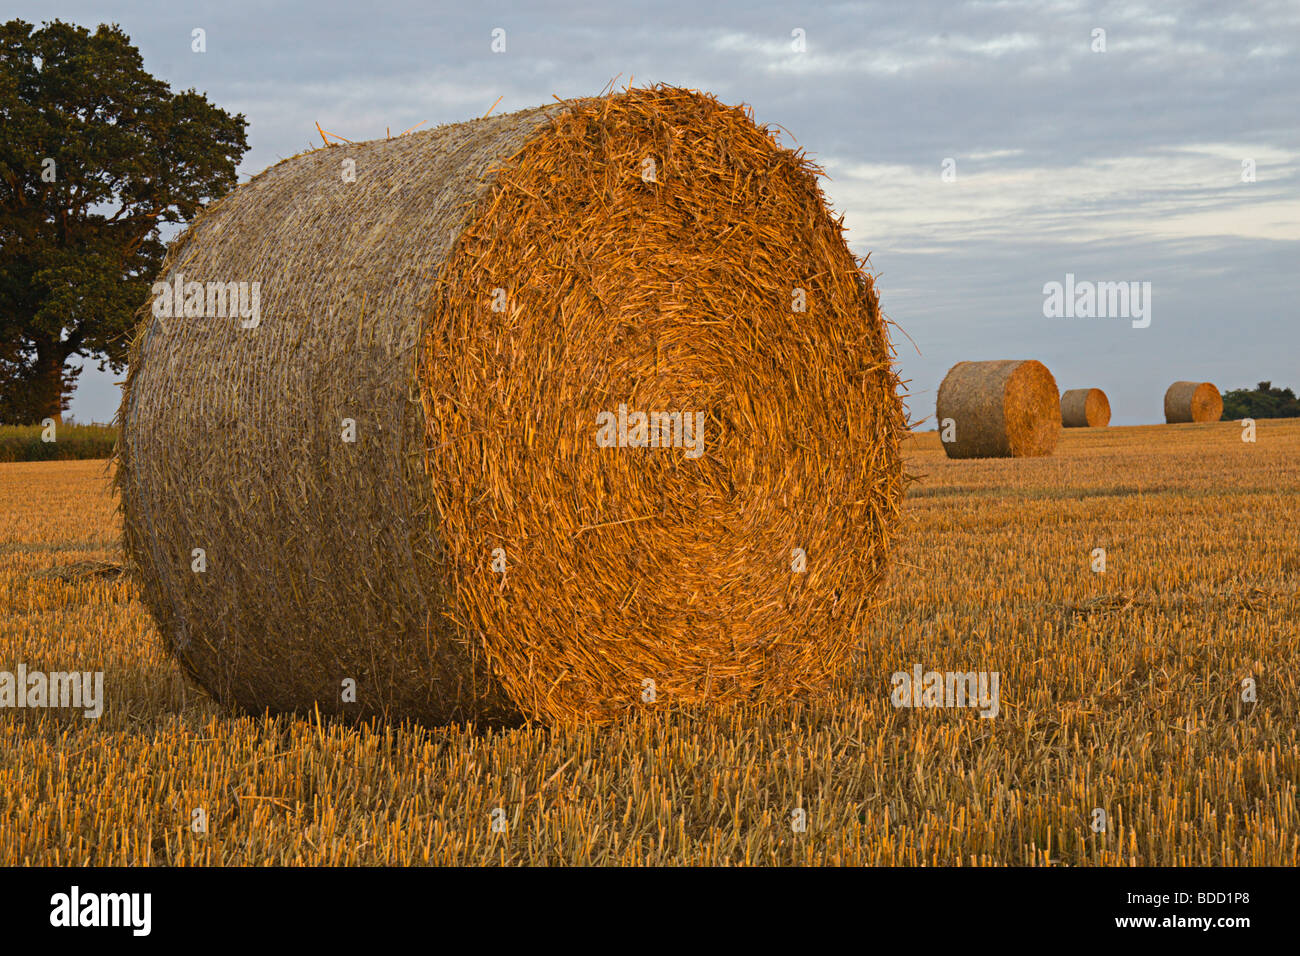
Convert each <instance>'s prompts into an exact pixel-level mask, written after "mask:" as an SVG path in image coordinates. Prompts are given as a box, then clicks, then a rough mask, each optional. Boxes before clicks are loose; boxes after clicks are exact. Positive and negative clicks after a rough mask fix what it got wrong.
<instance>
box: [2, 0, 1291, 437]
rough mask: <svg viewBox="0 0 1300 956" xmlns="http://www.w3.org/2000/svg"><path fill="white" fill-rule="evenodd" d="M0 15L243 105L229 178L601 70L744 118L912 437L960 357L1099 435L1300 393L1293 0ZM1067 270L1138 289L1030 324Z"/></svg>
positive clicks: (91, 388)
mask: <svg viewBox="0 0 1300 956" xmlns="http://www.w3.org/2000/svg"><path fill="white" fill-rule="evenodd" d="M14 16H17V17H21V18H23V19H25V20H28V21H29V22H34V23H38V22H41V21H43V20H49V19H53V18H59V19H63V20H67V21H71V22H75V23H78V24H81V25H83V26H87V27H92V28H93V27H94V26H95V25H96V24H98V23H101V22H113V23H117V24H119V25H120V26H121V27H122V28H123V29H124V30H126V32H127V33H128V34H129V35H130V36H131V37H132V39H133V40H134V42H135V43H136V45H137V46H138V47H139V49H140V51H141V54H142V55H143V57H144V63H145V67H146V68H147V69H148V70H149V71H150V72H152V73H153V74H154V75H156V76H158V77H160V78H161V79H163V80H166V81H167V82H168V83H170V84H171V86H172V88H173V89H176V90H181V89H189V88H194V89H197V90H198V91H200V92H203V93H205V94H206V95H207V96H208V98H209V99H211V100H212V101H213V102H215V103H216V104H217V105H218V106H220V107H222V108H223V109H225V110H227V111H230V112H241V113H243V114H244V115H245V116H246V117H247V119H248V123H249V129H248V141H249V145H250V149H249V151H248V153H247V154H245V156H244V158H243V162H242V163H241V165H240V179H241V181H243V180H246V179H247V178H248V177H249V176H251V175H253V174H256V173H257V172H260V171H261V170H262V169H264V168H266V167H267V166H269V165H271V164H273V163H275V162H276V161H278V160H279V159H281V158H283V157H286V156H290V155H293V154H295V153H297V152H300V151H301V150H303V149H306V148H308V147H311V146H313V145H319V142H320V139H319V135H318V134H317V132H316V124H317V123H318V122H319V123H320V125H321V126H322V127H323V128H324V129H326V130H329V131H331V132H334V133H338V134H341V135H343V136H346V137H348V138H349V139H352V140H360V139H371V138H375V137H380V136H383V135H385V133H386V131H390V130H391V131H392V132H393V133H398V132H401V131H403V130H406V129H408V128H410V127H412V126H415V125H417V124H420V123H423V124H424V127H422V128H426V127H429V126H434V125H437V124H440V123H449V122H457V121H460V120H465V119H470V118H473V117H477V116H481V115H483V114H484V113H485V112H487V111H488V109H489V108H492V106H493V104H494V103H495V102H497V100H498V98H499V99H500V102H499V103H498V104H497V105H496V107H495V110H494V112H504V111H509V110H515V109H523V108H526V107H529V106H535V105H538V104H540V103H545V102H549V101H550V100H551V97H552V96H558V97H560V98H566V97H574V96H589V95H592V94H595V93H598V92H599V91H601V90H602V89H604V88H605V87H606V86H608V85H609V84H610V83H611V81H614V82H615V83H616V85H617V86H619V87H622V86H624V85H626V84H628V83H629V82H630V83H632V84H633V85H635V86H645V85H649V84H652V83H660V82H662V83H668V84H671V85H675V86H685V87H692V88H696V89H701V90H707V91H709V92H711V93H713V94H714V95H715V96H717V97H718V98H719V99H720V100H722V101H723V102H726V103H733V104H739V103H746V104H749V105H750V106H751V107H752V108H753V111H754V114H755V118H756V119H757V121H758V122H760V123H765V124H770V125H773V126H780V127H781V128H782V129H783V130H784V131H785V132H784V133H782V139H783V142H784V144H785V145H787V146H792V147H793V146H797V147H799V148H802V149H804V150H805V151H807V153H808V154H809V155H810V156H811V157H812V158H813V159H814V161H816V162H817V163H819V164H820V165H821V166H822V167H823V168H824V169H825V170H826V173H827V176H828V179H827V180H826V181H825V182H824V184H823V188H824V189H825V192H826V195H827V197H828V200H829V202H830V204H831V206H832V208H833V209H834V210H835V211H836V213H842V214H843V215H844V217H845V224H846V226H847V227H848V238H849V241H850V244H851V246H852V248H853V251H854V252H855V253H857V254H858V255H860V256H866V255H868V254H869V255H870V267H871V269H872V271H873V272H874V274H875V276H876V286H877V289H878V291H879V293H880V296H881V304H882V307H883V308H884V311H885V313H886V314H887V315H888V316H889V318H890V319H891V320H892V321H893V322H894V323H896V326H897V328H896V329H895V330H894V333H893V334H894V340H895V347H896V349H897V352H898V363H899V369H900V372H901V374H902V376H903V378H904V379H906V380H907V381H908V390H909V395H910V397H909V398H908V405H909V409H910V413H911V417H912V419H913V421H914V422H917V423H922V422H924V424H921V425H920V427H923V428H928V427H933V422H932V419H933V414H934V396H935V393H936V391H937V388H938V385H939V382H940V381H941V380H942V378H943V375H944V374H945V372H946V371H947V369H948V368H950V367H951V366H952V365H953V364H954V363H955V362H958V361H962V360H981V359H1008V358H1035V359H1038V360H1040V361H1042V362H1043V363H1044V364H1046V365H1047V366H1048V368H1049V369H1051V371H1052V372H1053V374H1054V376H1055V378H1056V381H1057V384H1058V385H1059V386H1060V388H1061V389H1063V390H1064V389H1067V388H1076V387H1098V388H1102V389H1103V390H1105V391H1106V393H1107V394H1108V396H1109V397H1110V404H1111V409H1112V419H1111V421H1112V424H1118V425H1125V424H1144V423H1151V422H1157V421H1161V420H1162V417H1163V411H1162V409H1163V396H1164V390H1165V388H1166V386H1167V385H1168V384H1169V383H1170V382H1173V381H1175V380H1179V379H1194V380H1204V381H1212V382H1214V383H1215V384H1217V385H1218V386H1219V387H1220V389H1222V390H1226V389H1229V388H1239V387H1251V386H1253V385H1254V384H1255V383H1256V382H1258V381H1261V380H1269V381H1272V382H1273V383H1274V384H1286V385H1291V386H1293V387H1300V322H1298V321H1297V318H1298V316H1297V312H1298V306H1297V302H1298V300H1300V55H1298V54H1300V3H1296V2H1294V0H1290V2H1279V3H1272V2H1260V3H1245V2H1239V3H1233V4H1223V3H1219V2H1214V3H1208V2H1206V3H1202V2H1162V3H1159V4H1154V5H1149V6H1148V5H1143V4H1141V3H1129V2H1125V3H1114V4H1110V3H1075V2H1052V0H1046V2H1040V3H1022V2H1010V0H999V2H970V3H937V2H935V3H930V2H924V0H916V2H907V3H882V4H875V3H821V4H799V3H791V2H780V3H771V2H764V0H756V2H743V3H739V2H737V3H722V4H712V3H710V4H705V3H699V2H682V0H659V2H655V3H644V4H639V3H632V2H627V0H620V2H618V3H602V4H582V3H549V4H543V3H527V4H526V3H523V2H519V3H516V4H503V3H490V2H475V3H455V4H451V3H442V2H434V3H382V2H365V3H356V2H350V0H311V2H305V3H299V2H287V3H274V2H269V0H267V2H260V3H250V2H245V0H225V2H221V3H193V4H187V3H184V2H167V3H145V2H132V0H114V2H111V3H98V4H91V3H73V2H64V0H41V2H38V3H31V2H25V0H18V2H14V0H11V2H9V3H7V4H6V14H5V18H6V19H8V18H10V17H14ZM195 29H202V30H203V31H204V32H205V42H206V52H203V53H196V52H193V50H192V36H193V31H194V30H195ZM495 30H503V31H504V39H505V50H504V52H494V51H493V49H492V47H493V35H494V31H495ZM1098 31H1104V34H1103V33H1098ZM497 36H498V37H500V36H501V34H497ZM497 45H498V46H499V45H500V44H499V43H498V44H497ZM1252 172H1253V175H1252ZM1252 179H1253V181H1250V180H1252ZM1067 274H1069V275H1072V276H1073V277H1074V281H1075V282H1076V283H1081V282H1094V283H1095V282H1126V283H1139V285H1138V286H1137V287H1136V288H1138V289H1149V290H1150V293H1149V306H1150V309H1149V313H1148V314H1147V316H1146V317H1144V318H1134V317H1132V316H1120V317H1114V316H1110V317H1078V316H1076V317H1069V318H1067V317H1062V316H1050V317H1049V316H1047V315H1045V314H1044V311H1045V309H1044V303H1045V300H1046V298H1047V296H1046V295H1045V291H1044V290H1045V287H1046V286H1047V285H1048V284H1049V283H1053V282H1058V283H1062V284H1064V283H1065V282H1066V276H1067ZM1144 283H1150V285H1149V286H1145V285H1142V284H1144ZM1143 301H1144V303H1145V302H1147V301H1148V300H1147V299H1146V298H1144V299H1143ZM1147 319H1149V323H1148V324H1145V325H1144V326H1143V323H1144V322H1146V320H1147ZM1135 323H1136V324H1135ZM118 378H120V376H115V375H113V374H112V373H111V372H99V371H97V370H96V369H95V367H94V363H89V365H88V368H87V370H86V371H85V373H84V374H83V376H82V384H81V387H80V388H79V389H78V392H77V394H76V396H75V397H74V399H73V404H72V409H71V414H72V415H73V416H74V417H75V418H76V419H77V420H79V421H107V420H109V419H111V418H112V416H113V414H114V412H115V410H116V408H117V403H118V399H119V388H118V386H117V385H116V384H115V381H116V380H117V379H118ZM927 419H929V420H930V421H929V422H927V421H926V420H927Z"/></svg>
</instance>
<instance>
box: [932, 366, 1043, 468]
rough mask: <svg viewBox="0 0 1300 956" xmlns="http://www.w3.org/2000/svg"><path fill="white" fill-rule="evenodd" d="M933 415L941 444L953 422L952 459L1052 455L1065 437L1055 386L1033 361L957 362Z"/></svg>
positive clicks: (947, 445) (949, 448)
mask: <svg viewBox="0 0 1300 956" xmlns="http://www.w3.org/2000/svg"><path fill="white" fill-rule="evenodd" d="M935 412H936V416H935V417H936V419H937V423H938V426H939V433H940V437H941V438H943V436H944V435H945V423H946V422H947V421H949V420H951V422H952V429H953V437H954V440H953V441H945V442H944V443H943V448H944V451H945V453H947V455H948V457H949V458H1019V457H1035V456H1041V455H1050V454H1051V453H1052V451H1053V449H1055V448H1056V442H1057V439H1058V438H1059V437H1060V432H1061V403H1060V397H1059V394H1058V392H1057V390H1056V380H1055V379H1054V378H1052V373H1051V372H1050V371H1048V369H1047V367H1046V366H1045V365H1043V364H1042V363H1041V362H1038V361H1035V360H1033V359H1028V360H1019V359H1008V360H1000V361H992V362H958V363H957V364H956V365H954V366H953V367H952V368H951V369H949V370H948V374H947V375H946V376H944V379H943V382H942V383H941V384H940V385H939V394H938V399H937V401H936V403H935Z"/></svg>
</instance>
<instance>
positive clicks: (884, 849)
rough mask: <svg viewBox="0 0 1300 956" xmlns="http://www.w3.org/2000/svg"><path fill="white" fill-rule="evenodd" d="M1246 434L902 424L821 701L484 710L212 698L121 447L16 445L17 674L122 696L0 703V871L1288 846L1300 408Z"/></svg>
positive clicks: (1167, 857) (1267, 861) (4, 498)
mask: <svg viewBox="0 0 1300 956" xmlns="http://www.w3.org/2000/svg"><path fill="white" fill-rule="evenodd" d="M1241 433H1242V429H1241V426H1240V425H1238V424H1236V423H1215V424H1209V425H1178V426H1144V427H1136V428H1108V429H1101V430H1083V429H1078V430H1067V431H1066V432H1065V434H1064V435H1063V438H1062V441H1061V444H1060V446H1059V447H1058V449H1057V452H1056V454H1055V455H1054V456H1053V457H1050V458H1045V459H1021V460H1004V461H964V462H949V461H948V460H947V459H946V458H945V457H944V455H943V452H942V449H941V448H940V445H939V442H938V438H937V436H936V435H935V434H933V433H929V434H923V435H919V436H916V437H915V438H913V439H912V440H910V441H909V442H908V443H907V449H908V456H909V471H910V472H911V473H913V474H917V475H920V476H922V477H921V480H920V481H918V482H917V483H916V484H914V485H913V486H912V489H911V492H910V494H909V496H908V500H907V504H906V509H905V512H906V516H907V519H906V525H905V527H904V528H903V529H902V532H901V535H900V543H899V546H898V547H897V549H896V550H895V556H896V557H895V564H894V567H893V570H892V572H891V577H890V580H889V582H888V584H887V586H886V587H885V589H884V592H883V594H882V597H883V598H884V599H886V600H887V601H888V604H887V606H886V607H885V608H883V609H882V610H881V612H880V613H879V614H878V615H877V616H876V617H875V618H874V619H873V621H872V623H871V625H870V626H869V628H868V630H867V632H866V633H865V634H863V635H862V640H861V648H860V652H859V654H858V655H857V656H856V660H855V662H854V666H853V668H852V672H851V673H850V674H848V675H847V676H846V678H845V680H844V681H843V682H842V684H841V685H840V686H839V687H837V688H836V690H835V692H834V693H833V694H831V695H828V696H827V697H826V698H824V699H821V700H816V701H810V702H807V703H804V704H788V705H781V706H768V707H745V708H728V709H720V710H709V711H695V712H677V711H673V710H671V709H660V710H656V709H654V706H653V705H652V706H650V707H648V708H647V709H646V710H645V711H644V712H640V713H637V714H633V715H630V716H629V717H627V718H626V719H625V720H623V721H620V722H618V723H615V724H613V725H611V726H605V727H598V728H590V727H586V728H584V727H568V728H556V729H547V728H543V727H531V726H528V727H522V728H519V729H514V730H493V731H484V730H481V729H479V730H476V729H474V728H468V727H454V728H446V729H424V728H419V727H409V726H407V727H399V728H383V727H378V728H367V727H351V726H347V725H345V724H341V723H333V722H330V721H317V720H313V719H298V720H290V719H287V718H277V719H265V718H252V717H246V716H235V715H230V714H226V713H223V712H222V711H221V709H219V708H218V707H216V706H215V705H214V704H213V703H212V702H211V701H209V700H208V699H207V698H206V697H205V696H204V695H203V694H202V693H201V692H198V691H196V690H194V689H193V688H192V687H189V686H187V685H186V684H185V682H184V681H183V680H182V678H181V675H180V672H179V670H178V669H177V667H176V666H175V665H174V664H173V663H172V662H171V661H170V659H169V658H168V657H167V656H166V655H165V654H164V653H163V650H162V646H161V641H160V640H159V638H158V636H157V634H156V633H155V632H154V630H153V626H152V624H151V622H150V619H149V617H148V614H147V613H146V611H145V609H144V607H143V606H142V605H141V604H140V603H139V601H138V600H137V598H136V594H135V589H134V586H133V584H132V583H131V581H130V580H129V578H126V577H122V576H119V575H118V574H117V573H116V572H115V570H114V568H113V564H114V563H115V562H117V561H118V560H120V555H119V544H118V541H119V537H120V522H119V520H118V517H117V516H116V514H115V513H114V510H113V509H114V506H115V502H114V501H113V499H111V498H110V497H109V495H108V492H107V477H108V476H107V472H106V470H105V468H106V464H105V462H103V461H68V462H35V463H9V464H0V671H9V672H14V671H16V670H17V668H18V665H19V664H25V665H26V668H27V669H28V671H38V670H39V671H54V670H79V671H97V670H102V671H104V682H105V695H106V701H105V706H104V713H103V715H102V716H101V717H100V718H99V719H97V720H91V719H86V718H84V717H83V716H82V715H81V712H80V711H70V710H58V709H46V710H32V709H9V708H5V709H0V863H2V864H6V865H12V864H92V865H111V864H237V865H242V864H252V865H256V864H269V863H291V864H298V863H301V864H381V863H382V864H423V863H436V864H493V863H535V864H558V863H564V864H601V863H617V864H741V863H750V864H756V863H779V864H813V863H847V864H922V863H924V864H931V865H958V864H962V865H968V864H990V863H1005V864H1069V865H1086V864H1102V865H1115V864H1137V865H1152V864H1177V865H1185V864H1229V865H1236V864H1259V865H1278V864H1282V865H1289V866H1294V865H1297V864H1300V819H1297V802H1296V788H1297V784H1298V782H1300V736H1298V735H1300V680H1298V679H1297V673H1298V671H1300V600H1298V599H1297V583H1296V582H1297V580H1300V532H1297V530H1296V519H1297V515H1300V503H1298V502H1300V466H1298V465H1297V455H1296V452H1297V450H1298V449H1300V421H1288V422H1275V421H1262V422H1260V423H1259V426H1258V440H1257V441H1256V442H1255V443H1253V444H1252V443H1245V442H1243V441H1242V440H1241ZM304 546H310V545H309V543H304ZM1097 548H1103V549H1105V561H1106V565H1105V571H1104V573H1098V572H1096V571H1094V570H1093V566H1094V563H1095V562H1094V549H1097ZM917 665H920V666H921V668H922V669H923V670H924V671H930V670H937V671H962V672H968V671H988V672H993V671H996V672H998V674H999V694H1000V701H999V705H1000V706H999V712H998V714H997V716H996V717H994V718H992V719H985V718H981V717H980V716H979V714H978V712H977V711H976V710H974V709H971V708H969V707H967V708H954V709H948V708H896V707H895V706H894V705H893V703H891V699H890V698H891V690H892V685H891V675H892V674H894V673H895V672H898V671H907V672H911V671H912V670H913V668H914V667H915V666H917ZM1244 690H1251V691H1253V694H1252V693H1249V692H1248V693H1246V694H1245V696H1246V697H1248V698H1249V697H1251V696H1253V697H1254V698H1255V699H1254V700H1253V701H1250V700H1243V691H1244ZM796 809H802V810H803V814H802V817H803V820H804V824H805V825H804V828H803V830H802V832H799V831H798V830H797V829H796V827H795V826H794V825H792V824H794V823H796V822H797V819H798V818H797V816H794V815H792V814H793V811H795V810H796ZM1098 810H1100V811H1103V812H1104V828H1102V827H1099V824H1100V823H1101V821H1102V817H1101V816H1100V815H1099V814H1098V813H1097V811H1098ZM196 811H201V812H198V813H196ZM494 820H495V821H496V824H495V826H494ZM502 824H504V827H502ZM1099 829H1100V832H1099ZM203 831H206V832H203Z"/></svg>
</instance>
